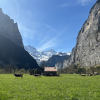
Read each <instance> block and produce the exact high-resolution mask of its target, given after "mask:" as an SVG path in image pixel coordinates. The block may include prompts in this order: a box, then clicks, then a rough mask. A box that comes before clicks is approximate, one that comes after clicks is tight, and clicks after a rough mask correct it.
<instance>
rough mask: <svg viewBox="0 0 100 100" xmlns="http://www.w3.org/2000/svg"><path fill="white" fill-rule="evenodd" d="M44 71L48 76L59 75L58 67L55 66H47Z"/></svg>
mask: <svg viewBox="0 0 100 100" xmlns="http://www.w3.org/2000/svg"><path fill="white" fill-rule="evenodd" d="M44 73H45V75H46V76H56V75H57V69H56V68H55V67H45V68H44Z"/></svg>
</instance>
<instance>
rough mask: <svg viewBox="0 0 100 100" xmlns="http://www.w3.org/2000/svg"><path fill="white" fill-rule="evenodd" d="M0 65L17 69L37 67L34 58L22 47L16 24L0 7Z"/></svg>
mask: <svg viewBox="0 0 100 100" xmlns="http://www.w3.org/2000/svg"><path fill="white" fill-rule="evenodd" d="M0 65H2V66H5V65H12V66H14V65H17V67H18V68H19V69H21V68H25V69H29V68H30V69H33V68H38V67H39V66H38V64H37V62H36V60H35V59H34V58H33V57H31V56H30V55H29V53H28V52H27V51H26V50H25V49H24V47H23V43H22V38H21V35H20V33H19V30H18V27H17V24H16V23H14V21H13V20H12V19H10V17H9V16H7V15H5V14H3V12H2V10H1V9H0Z"/></svg>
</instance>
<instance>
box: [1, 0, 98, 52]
mask: <svg viewBox="0 0 100 100" xmlns="http://www.w3.org/2000/svg"><path fill="white" fill-rule="evenodd" d="M96 1H97V0H0V8H2V10H3V12H4V13H5V14H7V15H8V16H10V18H11V19H14V22H17V24H18V28H19V31H20V34H21V36H22V39H23V44H24V45H25V46H27V45H31V46H33V47H35V48H36V49H37V50H39V51H40V50H41V51H47V50H49V49H54V50H55V51H57V52H60V51H61V52H71V50H72V48H73V47H75V45H76V38H77V35H78V32H79V31H80V29H81V27H82V25H83V24H84V22H85V20H86V19H87V18H88V15H89V11H90V9H91V8H92V6H93V5H94V4H95V2H96Z"/></svg>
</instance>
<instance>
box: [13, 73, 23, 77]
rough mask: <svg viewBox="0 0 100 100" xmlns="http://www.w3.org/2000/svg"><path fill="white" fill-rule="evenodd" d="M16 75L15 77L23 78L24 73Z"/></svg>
mask: <svg viewBox="0 0 100 100" xmlns="http://www.w3.org/2000/svg"><path fill="white" fill-rule="evenodd" d="M14 75H15V77H21V78H23V74H14Z"/></svg>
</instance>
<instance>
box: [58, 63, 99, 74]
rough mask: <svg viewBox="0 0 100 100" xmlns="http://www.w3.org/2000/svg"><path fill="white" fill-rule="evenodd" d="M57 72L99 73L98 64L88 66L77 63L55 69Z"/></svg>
mask: <svg viewBox="0 0 100 100" xmlns="http://www.w3.org/2000/svg"><path fill="white" fill-rule="evenodd" d="M57 72H58V73H59V74H62V73H64V74H73V73H76V74H86V73H94V72H97V73H98V74H100V65H97V66H89V67H81V66H79V65H75V64H73V65H70V66H68V67H65V68H64V69H61V70H58V71H57Z"/></svg>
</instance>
